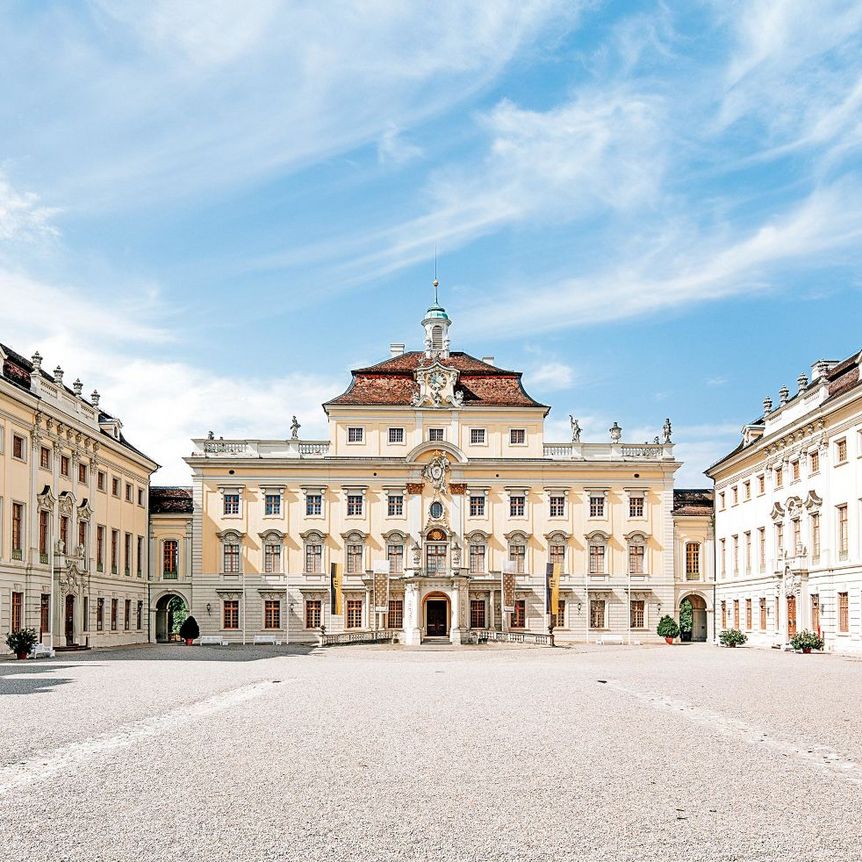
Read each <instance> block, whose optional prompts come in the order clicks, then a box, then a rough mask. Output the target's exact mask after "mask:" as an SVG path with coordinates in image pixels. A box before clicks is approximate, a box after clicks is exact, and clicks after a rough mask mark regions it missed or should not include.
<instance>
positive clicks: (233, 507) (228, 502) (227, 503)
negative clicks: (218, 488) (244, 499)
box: [222, 489, 239, 515]
mask: <svg viewBox="0 0 862 862" xmlns="http://www.w3.org/2000/svg"><path fill="white" fill-rule="evenodd" d="M222 499H223V513H224V514H225V515H239V490H236V489H231V490H227V489H225V491H224V494H223V497H222Z"/></svg>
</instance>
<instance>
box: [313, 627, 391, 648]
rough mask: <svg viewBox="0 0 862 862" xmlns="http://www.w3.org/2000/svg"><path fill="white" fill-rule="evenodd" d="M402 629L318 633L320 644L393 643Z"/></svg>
mask: <svg viewBox="0 0 862 862" xmlns="http://www.w3.org/2000/svg"><path fill="white" fill-rule="evenodd" d="M399 631H400V629H378V630H377V631H349V632H337V633H336V634H326V632H322V631H321V632H319V633H318V635H317V643H318V646H346V645H348V644H376V643H391V642H392V641H393V640H394V639H395V636H396V635H397V634H398V632H399Z"/></svg>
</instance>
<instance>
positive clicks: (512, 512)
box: [509, 493, 527, 518]
mask: <svg viewBox="0 0 862 862" xmlns="http://www.w3.org/2000/svg"><path fill="white" fill-rule="evenodd" d="M526 502H527V500H526V497H525V495H524V494H520V493H516V494H510V495H509V517H510V518H523V517H524V514H525V513H526Z"/></svg>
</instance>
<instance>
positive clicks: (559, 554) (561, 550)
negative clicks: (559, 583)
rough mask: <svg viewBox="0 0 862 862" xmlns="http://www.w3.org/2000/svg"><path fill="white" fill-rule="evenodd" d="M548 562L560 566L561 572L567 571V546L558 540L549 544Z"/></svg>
mask: <svg viewBox="0 0 862 862" xmlns="http://www.w3.org/2000/svg"><path fill="white" fill-rule="evenodd" d="M548 562H549V563H550V564H551V565H552V566H559V567H560V572H565V571H566V546H565V545H561V544H559V543H558V542H554V543H553V544H551V545H549V546H548Z"/></svg>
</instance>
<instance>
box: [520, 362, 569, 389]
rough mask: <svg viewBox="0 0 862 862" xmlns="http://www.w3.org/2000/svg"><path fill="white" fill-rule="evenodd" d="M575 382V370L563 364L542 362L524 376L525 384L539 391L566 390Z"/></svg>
mask: <svg viewBox="0 0 862 862" xmlns="http://www.w3.org/2000/svg"><path fill="white" fill-rule="evenodd" d="M574 382H575V369H574V368H572V366H571V365H568V364H567V363H565V362H543V363H542V364H541V365H539V366H537V367H536V368H533V369H532V370H531V371H528V372H527V373H526V374H525V384H526V385H527V386H530V387H535V388H536V389H538V390H539V391H544V392H555V391H557V390H559V389H568V388H569V387H570V386H572V384H573V383H574Z"/></svg>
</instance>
